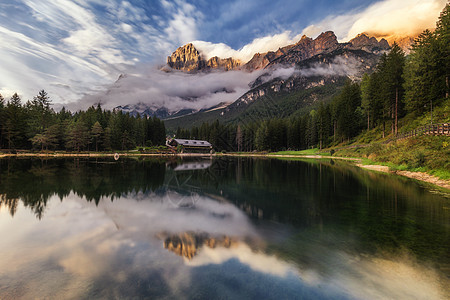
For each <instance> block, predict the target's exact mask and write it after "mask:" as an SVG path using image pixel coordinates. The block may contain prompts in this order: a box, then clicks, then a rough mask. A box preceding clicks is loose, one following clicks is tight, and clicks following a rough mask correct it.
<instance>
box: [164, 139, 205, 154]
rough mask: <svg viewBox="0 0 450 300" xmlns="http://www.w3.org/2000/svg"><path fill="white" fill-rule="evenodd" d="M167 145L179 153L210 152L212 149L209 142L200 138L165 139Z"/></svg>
mask: <svg viewBox="0 0 450 300" xmlns="http://www.w3.org/2000/svg"><path fill="white" fill-rule="evenodd" d="M167 146H169V147H173V148H175V149H177V150H179V151H180V152H181V153H212V151H213V147H212V145H211V143H210V142H207V141H202V140H186V139H171V140H168V141H167Z"/></svg>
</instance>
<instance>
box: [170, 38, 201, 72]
mask: <svg viewBox="0 0 450 300" xmlns="http://www.w3.org/2000/svg"><path fill="white" fill-rule="evenodd" d="M167 64H168V65H169V66H170V67H171V68H172V69H176V70H181V71H187V72H191V71H195V70H201V69H202V68H204V67H205V66H206V63H205V61H204V60H203V59H202V57H201V55H200V52H199V51H198V50H197V49H195V47H194V45H193V44H192V43H189V44H186V45H184V46H182V47H179V48H178V49H177V50H175V52H173V53H172V55H171V56H169V57H167Z"/></svg>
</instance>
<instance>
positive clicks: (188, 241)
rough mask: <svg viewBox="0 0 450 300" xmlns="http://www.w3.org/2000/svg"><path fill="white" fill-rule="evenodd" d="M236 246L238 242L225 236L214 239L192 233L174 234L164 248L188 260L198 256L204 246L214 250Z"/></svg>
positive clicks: (203, 234) (206, 235) (167, 240)
mask: <svg viewBox="0 0 450 300" xmlns="http://www.w3.org/2000/svg"><path fill="white" fill-rule="evenodd" d="M235 245H237V241H236V240H234V239H232V238H230V237H228V236H225V235H224V236H220V237H212V236H210V235H209V234H208V233H206V232H202V233H196V232H192V231H189V232H184V233H180V234H172V235H169V236H168V237H166V238H165V240H164V248H166V249H167V250H169V251H172V252H173V253H175V254H177V255H179V256H183V257H186V258H187V259H192V258H193V257H194V256H196V255H197V254H198V251H199V250H200V249H201V248H202V247H203V246H207V247H209V248H212V249H214V248H216V247H225V248H230V247H233V246H235Z"/></svg>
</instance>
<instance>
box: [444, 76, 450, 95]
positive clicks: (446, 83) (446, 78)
mask: <svg viewBox="0 0 450 300" xmlns="http://www.w3.org/2000/svg"><path fill="white" fill-rule="evenodd" d="M445 85H446V86H447V90H446V91H445V98H448V90H449V89H450V88H449V84H448V75H447V76H445Z"/></svg>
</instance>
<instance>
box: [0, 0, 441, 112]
mask: <svg viewBox="0 0 450 300" xmlns="http://www.w3.org/2000/svg"><path fill="white" fill-rule="evenodd" d="M445 3H446V1H445V0H381V1H377V0H358V1H357V0H350V1H345V2H336V1H331V0H326V1H324V2H320V3H318V2H317V1H313V0H303V1H301V2H299V1H296V0H286V1H285V2H283V5H279V3H276V2H273V1H270V0H258V1H255V0H253V1H252V0H248V1H247V0H246V1H244V0H232V1H227V2H226V3H224V2H223V1H219V0H211V1H208V2H207V3H206V2H191V1H180V0H174V1H169V0H151V1H138V0H125V1H122V0H111V1H99V0H77V1H70V0H58V1H50V0H42V1H32V0H9V1H6V2H5V1H3V2H0V66H1V68H2V72H1V73H0V93H1V94H2V95H3V96H5V97H6V98H9V97H10V96H11V95H12V94H13V93H14V92H18V93H19V94H20V95H21V96H22V97H23V100H25V101H26V100H28V99H31V98H32V97H33V96H34V95H36V94H37V92H38V91H39V90H41V89H45V90H46V91H47V92H48V93H49V94H50V96H51V98H52V99H53V101H54V103H58V104H67V103H69V102H73V101H77V100H80V99H89V97H86V96H88V95H92V94H96V93H98V92H99V91H102V90H105V89H106V88H108V86H109V85H110V84H111V83H112V82H113V81H114V80H115V79H116V78H117V77H118V76H119V75H120V74H122V73H127V72H128V71H129V69H130V67H131V68H133V69H134V67H136V66H137V67H141V66H143V65H149V64H153V65H156V64H160V65H162V64H164V63H165V57H166V56H168V55H170V53H171V52H172V51H174V50H175V49H176V48H178V47H179V46H181V45H183V44H185V43H188V42H194V44H195V46H196V47H197V48H198V49H199V50H200V51H202V52H203V54H204V55H205V56H206V57H207V58H209V57H211V56H216V55H217V56H219V57H235V58H238V59H240V60H242V61H244V62H246V61H248V60H249V59H250V58H251V57H252V56H253V55H254V54H255V53H256V52H260V53H263V52H267V51H275V50H277V49H278V48H280V47H283V46H286V45H288V44H292V43H295V42H297V41H298V40H299V39H300V36H301V35H302V34H306V35H308V36H311V37H316V36H317V35H318V34H320V32H322V31H327V30H333V31H335V33H336V35H337V36H338V38H339V40H341V41H345V40H348V39H350V38H352V37H354V36H355V35H356V34H358V33H361V32H368V33H370V34H374V35H377V36H386V35H390V34H392V33H395V34H397V35H405V34H406V35H415V34H417V33H418V32H420V31H421V30H423V29H424V28H430V27H431V28H432V27H434V24H435V22H436V20H437V17H438V16H439V12H440V11H441V10H442V9H443V7H444V6H445ZM155 85H157V84H155ZM149 90H150V88H149ZM131 93H132V94H133V93H137V92H133V91H132V92H131ZM153 98H157V97H156V96H155V97H153ZM161 98H164V97H158V99H161ZM160 101H161V100H160ZM230 101H231V100H230ZM211 102H212V101H211ZM88 104H89V103H86V105H84V106H83V105H82V104H80V105H79V107H80V108H81V107H84V108H85V107H87V105H88ZM121 104H127V103H121Z"/></svg>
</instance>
